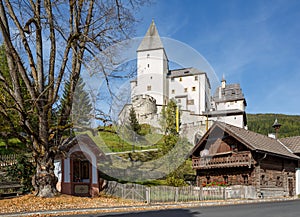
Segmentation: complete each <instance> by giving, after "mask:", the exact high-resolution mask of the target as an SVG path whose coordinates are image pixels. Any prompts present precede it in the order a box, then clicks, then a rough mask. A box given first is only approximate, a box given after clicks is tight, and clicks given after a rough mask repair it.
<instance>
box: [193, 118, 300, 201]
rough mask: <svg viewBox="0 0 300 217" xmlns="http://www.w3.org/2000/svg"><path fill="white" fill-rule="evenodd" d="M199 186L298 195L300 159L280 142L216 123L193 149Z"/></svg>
mask: <svg viewBox="0 0 300 217" xmlns="http://www.w3.org/2000/svg"><path fill="white" fill-rule="evenodd" d="M191 155H192V166H193V169H195V170H196V174H197V185H198V186H205V185H207V184H212V183H216V184H218V183H223V184H224V183H225V184H227V185H252V186H254V187H255V188H256V190H257V193H258V195H262V194H265V195H268V194H269V195H271V196H293V195H295V169H296V168H297V167H299V159H300V157H299V156H297V155H295V154H294V153H293V152H292V151H291V150H290V149H289V148H288V147H287V146H285V145H284V144H283V143H282V142H281V141H280V140H276V139H274V138H270V137H268V136H264V135H261V134H258V133H255V132H252V131H249V130H245V129H243V128H239V127H235V126H232V125H229V124H225V123H222V122H215V123H214V124H213V125H212V126H211V127H210V129H209V130H208V131H207V132H206V133H205V134H204V136H203V137H202V138H201V140H200V141H199V142H198V144H197V145H196V146H195V147H194V149H193V150H192V153H191Z"/></svg>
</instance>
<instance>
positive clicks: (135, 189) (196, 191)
mask: <svg viewBox="0 0 300 217" xmlns="http://www.w3.org/2000/svg"><path fill="white" fill-rule="evenodd" d="M104 191H105V193H106V194H108V195H113V196H116V197H120V198H124V199H131V200H136V201H144V202H147V203H159V202H188V201H203V200H226V199H237V198H251V199H254V198H255V197H256V191H255V189H254V187H252V186H231V187H221V186H214V187H204V188H202V187H195V186H187V187H172V186H152V187H147V186H144V185H139V184H121V183H118V182H114V181H110V182H109V183H108V186H107V188H106V189H105V190H104Z"/></svg>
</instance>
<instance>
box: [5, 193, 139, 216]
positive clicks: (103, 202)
mask: <svg viewBox="0 0 300 217" xmlns="http://www.w3.org/2000/svg"><path fill="white" fill-rule="evenodd" d="M138 204H141V203H137V202H133V201H128V200H123V199H117V198H113V197H107V196H100V197H97V198H88V197H75V196H70V195H59V196H57V197H54V198H40V197H36V196H34V195H32V194H29V195H25V196H20V197H16V198H11V199H3V200H0V216H1V214H3V213H14V212H32V211H46V210H47V211H48V210H59V209H73V208H74V209H78V208H96V207H112V206H130V205H138Z"/></svg>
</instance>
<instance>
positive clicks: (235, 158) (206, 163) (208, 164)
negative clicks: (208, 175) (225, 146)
mask: <svg viewBox="0 0 300 217" xmlns="http://www.w3.org/2000/svg"><path fill="white" fill-rule="evenodd" d="M192 161H193V168H194V169H211V168H223V167H242V166H248V167H251V164H252V163H253V160H252V156H251V152H250V151H243V152H238V153H230V154H229V155H227V156H222V157H220V156H205V157H199V158H195V157H194V158H193V159H192Z"/></svg>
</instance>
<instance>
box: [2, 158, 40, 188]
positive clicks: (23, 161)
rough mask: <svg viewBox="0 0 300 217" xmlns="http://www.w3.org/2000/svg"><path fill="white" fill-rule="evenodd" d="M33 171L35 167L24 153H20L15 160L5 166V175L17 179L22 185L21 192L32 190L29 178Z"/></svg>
mask: <svg viewBox="0 0 300 217" xmlns="http://www.w3.org/2000/svg"><path fill="white" fill-rule="evenodd" d="M34 173H35V167H34V165H33V164H32V163H31V162H30V161H29V158H28V157H26V156H25V155H20V156H19V157H18V158H17V162H16V163H15V164H13V165H12V166H10V167H8V168H7V176H8V177H11V178H12V179H13V180H14V181H19V182H20V183H21V184H22V185H23V186H24V187H23V189H22V191H23V192H26V191H31V190H33V187H32V182H31V180H32V176H33V175H34Z"/></svg>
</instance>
